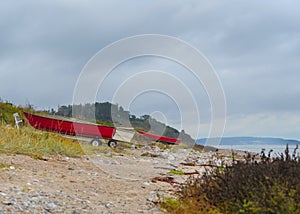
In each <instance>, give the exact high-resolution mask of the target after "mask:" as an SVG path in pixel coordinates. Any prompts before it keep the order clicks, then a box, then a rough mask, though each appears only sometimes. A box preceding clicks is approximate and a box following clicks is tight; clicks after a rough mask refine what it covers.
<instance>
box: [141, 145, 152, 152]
mask: <svg viewBox="0 0 300 214" xmlns="http://www.w3.org/2000/svg"><path fill="white" fill-rule="evenodd" d="M143 150H146V151H150V150H151V147H150V146H144V147H143Z"/></svg>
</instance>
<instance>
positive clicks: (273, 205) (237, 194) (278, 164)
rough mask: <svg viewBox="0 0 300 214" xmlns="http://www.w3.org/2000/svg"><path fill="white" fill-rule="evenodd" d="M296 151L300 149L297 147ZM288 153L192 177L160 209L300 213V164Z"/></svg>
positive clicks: (175, 211)
mask: <svg viewBox="0 0 300 214" xmlns="http://www.w3.org/2000/svg"><path fill="white" fill-rule="evenodd" d="M296 149H297V148H296ZM296 149H295V151H294V153H293V154H292V155H290V154H289V151H288V147H287V149H286V151H285V154H282V155H281V156H280V157H276V158H271V157H270V154H269V155H268V156H266V155H265V153H264V152H262V154H261V160H260V161H255V160H252V159H251V157H249V158H248V159H246V160H245V162H238V163H234V164H233V165H232V166H230V167H229V166H228V167H226V168H225V169H224V170H218V169H216V170H213V171H211V172H206V173H205V174H204V175H203V176H201V177H196V178H195V177H192V178H190V179H189V180H188V181H187V182H186V183H185V184H184V185H183V186H182V187H181V189H180V191H179V192H178V199H176V200H175V199H167V200H165V201H163V202H162V203H161V206H162V207H163V208H164V209H166V210H167V211H168V212H170V213H300V161H299V157H298V156H296Z"/></svg>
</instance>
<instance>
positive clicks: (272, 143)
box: [196, 137, 300, 155]
mask: <svg viewBox="0 0 300 214" xmlns="http://www.w3.org/2000/svg"><path fill="white" fill-rule="evenodd" d="M206 141H207V139H206V138H203V139H198V140H197V141H196V143H197V144H201V145H205V143H206ZM287 145H288V148H289V151H290V154H292V153H293V152H294V149H295V148H296V146H297V145H299V146H300V141H298V140H291V139H282V138H270V137H223V138H222V139H221V141H220V144H219V145H218V147H217V148H219V149H233V150H241V151H249V152H255V153H261V151H262V150H264V151H265V153H266V154H268V153H269V151H271V150H272V154H273V155H276V154H277V155H280V154H281V153H284V152H285V150H286V146H287ZM296 154H300V149H299V150H296Z"/></svg>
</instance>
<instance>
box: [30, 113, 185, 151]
mask: <svg viewBox="0 0 300 214" xmlns="http://www.w3.org/2000/svg"><path fill="white" fill-rule="evenodd" d="M24 115H25V117H26V118H27V120H28V122H29V124H30V125H31V126H32V127H34V128H36V129H39V130H45V131H50V132H57V133H60V134H66V135H72V136H83V137H91V138H94V139H93V140H92V141H91V142H90V143H91V144H92V145H101V144H102V142H101V141H100V140H99V138H102V139H109V142H108V145H109V146H112V147H114V146H116V145H117V141H118V140H119V141H124V142H130V140H131V139H132V137H133V135H134V131H133V129H132V128H115V127H110V126H103V125H98V124H94V123H87V122H79V121H71V120H65V119H63V120H62V119H54V118H49V117H44V116H38V115H34V114H29V113H26V112H24ZM138 132H139V134H141V135H143V136H146V137H148V138H151V139H153V140H155V141H160V142H164V143H168V144H178V143H179V142H180V140H179V139H176V138H170V137H165V136H159V135H155V134H150V133H148V132H144V131H138Z"/></svg>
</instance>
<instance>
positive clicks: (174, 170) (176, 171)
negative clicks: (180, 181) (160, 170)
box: [169, 169, 185, 175]
mask: <svg viewBox="0 0 300 214" xmlns="http://www.w3.org/2000/svg"><path fill="white" fill-rule="evenodd" d="M169 173H170V174H173V175H185V173H184V172H183V171H181V170H176V169H172V170H171V171H170V172H169Z"/></svg>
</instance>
